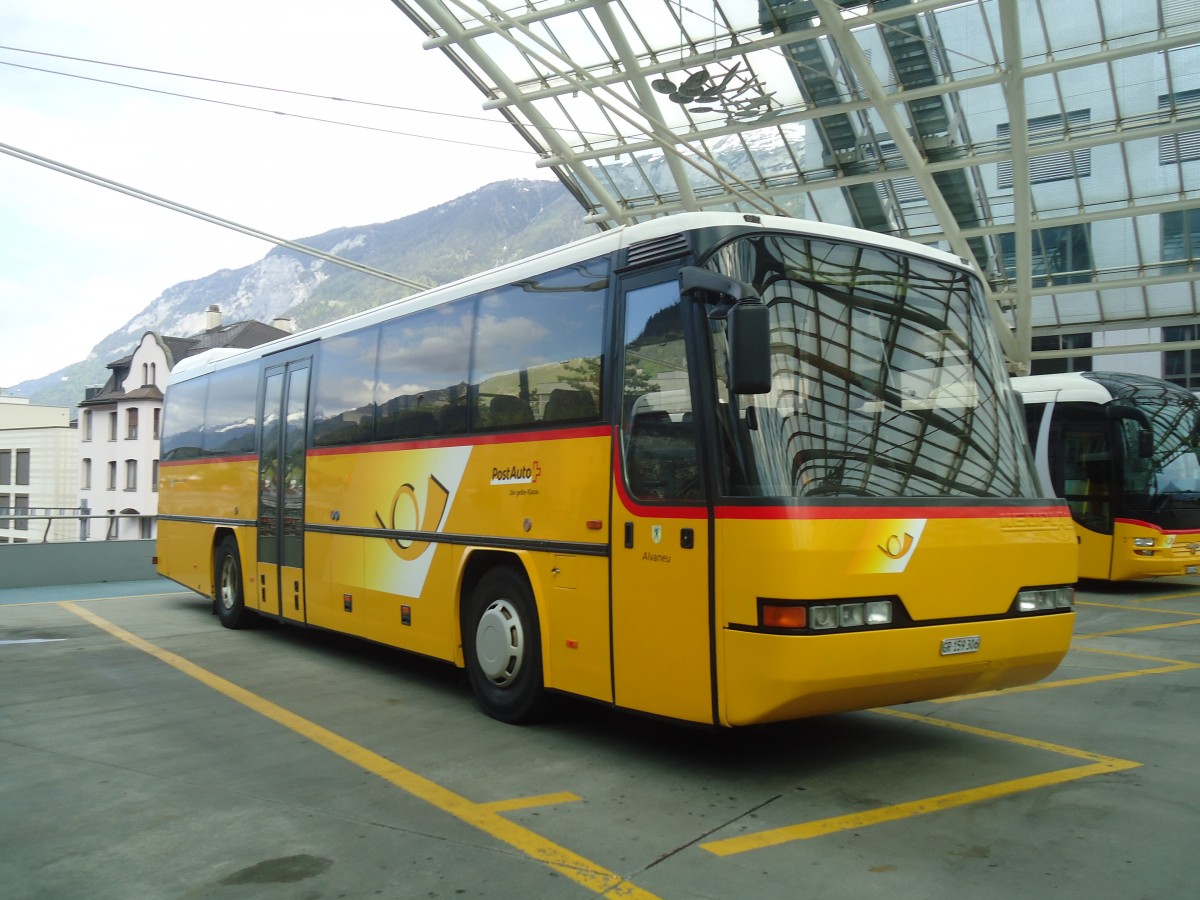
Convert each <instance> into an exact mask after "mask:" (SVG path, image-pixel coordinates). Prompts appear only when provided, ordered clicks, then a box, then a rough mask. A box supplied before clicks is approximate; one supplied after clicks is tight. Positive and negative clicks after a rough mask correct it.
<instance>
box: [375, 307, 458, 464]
mask: <svg viewBox="0 0 1200 900" xmlns="http://www.w3.org/2000/svg"><path fill="white" fill-rule="evenodd" d="M474 308H475V300H474V298H470V297H469V298H466V299H464V300H459V301H456V302H454V303H450V304H447V305H445V306H439V307H436V308H434V309H426V310H422V311H421V312H417V313H413V314H411V315H407V316H403V317H402V318H400V319H397V320H396V321H394V322H389V323H387V324H386V325H384V326H383V333H382V336H381V338H380V343H379V381H378V384H377V385H376V388H375V402H376V404H377V407H378V425H377V429H376V433H375V437H376V439H377V440H384V441H394V440H404V439H407V438H415V437H427V436H430V435H436V434H461V433H462V432H464V431H466V430H467V405H466V404H467V366H468V361H469V358H470V349H471V324H472V319H473V315H474Z"/></svg>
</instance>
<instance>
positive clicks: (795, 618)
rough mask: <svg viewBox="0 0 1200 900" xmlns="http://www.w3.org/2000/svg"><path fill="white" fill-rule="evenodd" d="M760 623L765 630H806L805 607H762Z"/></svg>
mask: <svg viewBox="0 0 1200 900" xmlns="http://www.w3.org/2000/svg"><path fill="white" fill-rule="evenodd" d="M762 623H763V625H764V626H765V627H767V628H807V627H808V607H807V606H769V605H766V604H764V605H763V607H762Z"/></svg>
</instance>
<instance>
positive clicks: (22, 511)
mask: <svg viewBox="0 0 1200 900" xmlns="http://www.w3.org/2000/svg"><path fill="white" fill-rule="evenodd" d="M156 518H157V516H148V515H144V514H141V513H95V512H92V511H90V510H86V509H81V508H79V507H52V506H37V507H34V506H31V507H24V506H22V507H8V506H0V537H6V538H8V539H9V541H10V542H14V543H41V544H45V543H53V542H52V541H50V529H51V528H52V527H53V526H54V523H55V522H61V521H67V520H74V521H77V522H78V523H79V532H78V536H77V537H76V538H74V540H78V541H87V540H93V538H91V536H90V532H91V528H90V524H91V522H92V520H95V519H103V520H104V521H105V522H106V523H107V524H106V526H105V530H104V540H106V541H116V540H145V539H146V538H148V537H151V536H152V535H150V534H146V533H144V532H146V531H152V530H153V524H152V523H153V522H154V520H155V519H156ZM122 519H135V520H137V521H138V522H139V523H145V522H147V520H148V521H149V522H150V523H151V524H150V525H148V526H147V525H142V524H139V529H138V531H139V533H138V534H137V535H131V536H128V537H126V538H121V537H120V536H119V535H120V522H121V520H122ZM31 522H45V523H46V525H45V528H44V529H42V534H41V540H37V539H34V540H32V541H31V540H30V536H31V535H30V532H31V531H32V529H31V528H30V527H29V525H30V523H31ZM96 540H98V538H97V539H96ZM64 543H66V541H64Z"/></svg>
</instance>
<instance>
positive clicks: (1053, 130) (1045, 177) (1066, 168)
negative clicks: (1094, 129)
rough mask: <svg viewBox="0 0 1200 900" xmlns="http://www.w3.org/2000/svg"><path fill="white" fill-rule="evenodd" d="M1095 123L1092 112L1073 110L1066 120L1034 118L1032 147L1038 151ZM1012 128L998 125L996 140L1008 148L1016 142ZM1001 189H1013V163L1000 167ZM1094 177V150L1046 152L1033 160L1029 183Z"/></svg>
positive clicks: (1002, 163) (1059, 116)
mask: <svg viewBox="0 0 1200 900" xmlns="http://www.w3.org/2000/svg"><path fill="white" fill-rule="evenodd" d="M1091 120H1092V111H1091V110H1090V109H1073V110H1071V111H1070V112H1068V113H1067V116H1066V120H1065V121H1064V119H1063V116H1062V115H1061V114H1060V113H1055V114H1054V115H1052V116H1038V117H1037V118H1036V119H1030V120H1029V122H1028V123H1027V125H1026V127H1027V128H1028V131H1029V148H1030V150H1036V149H1037V144H1038V143H1039V142H1043V141H1042V139H1047V138H1054V137H1059V138H1066V137H1067V136H1068V135H1070V133H1071V129H1072V128H1080V127H1082V126H1084V125H1087V124H1088V123H1089V122H1090V121H1091ZM1011 130H1012V129H1011V126H1010V125H1009V123H1007V122H1005V123H1004V124H1003V125H997V126H996V140H997V141H999V142H1000V143H1001V144H1002V145H1003V146H1005V147H1008V146H1010V145H1011V143H1012V138H1011V136H1010V135H1011ZM996 174H997V187H998V188H999V189H1000V190H1002V191H1011V190H1012V186H1013V170H1012V162H1011V161H1009V160H1005V161H1004V162H1001V163H1000V164H999V166H997V173H996ZM1091 174H1092V151H1091V150H1090V149H1089V148H1084V149H1082V150H1060V151H1059V152H1058V153H1043V154H1041V155H1038V156H1034V155H1031V156H1030V157H1029V181H1030V183H1031V184H1043V183H1045V182H1047V181H1063V180H1065V179H1067V178H1086V177H1087V176H1089V175H1091Z"/></svg>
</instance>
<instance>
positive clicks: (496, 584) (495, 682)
mask: <svg viewBox="0 0 1200 900" xmlns="http://www.w3.org/2000/svg"><path fill="white" fill-rule="evenodd" d="M462 635H463V655H464V656H465V657H466V663H467V678H468V680H469V681H470V683H471V691H472V693H474V695H475V699H476V701H477V702H478V703H479V705H480V707H482V709H483V711H484V712H485V713H487V714H488V715H489V716H491V717H492V718H493V719H498V720H500V721H501V722H508V723H510V724H514V725H516V724H521V723H526V722H533V721H535V720H537V719H539V718H541V717H542V716H543V715H545V713H546V710H547V707H548V704H549V698H548V697H547V695H546V689H545V683H544V679H543V675H542V647H541V638H540V631H539V629H538V616H537V605H536V604H535V603H534V600H533V593H532V591H531V590H530V588H529V583H528V582H527V581H526V579H525V577H524V575H523V574H522V573H520V572H518V571H516V570H515V569H513V568H510V567H508V566H499V567H496V568H493V569H489V570H488V571H487V572H486V573H484V575H483V577H482V578H480V579H479V583H478V584H477V585H476V586H475V589H474V591H472V593H471V597H470V601H469V602H468V603H467V604H466V605H465V606H464V608H463V621H462Z"/></svg>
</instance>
